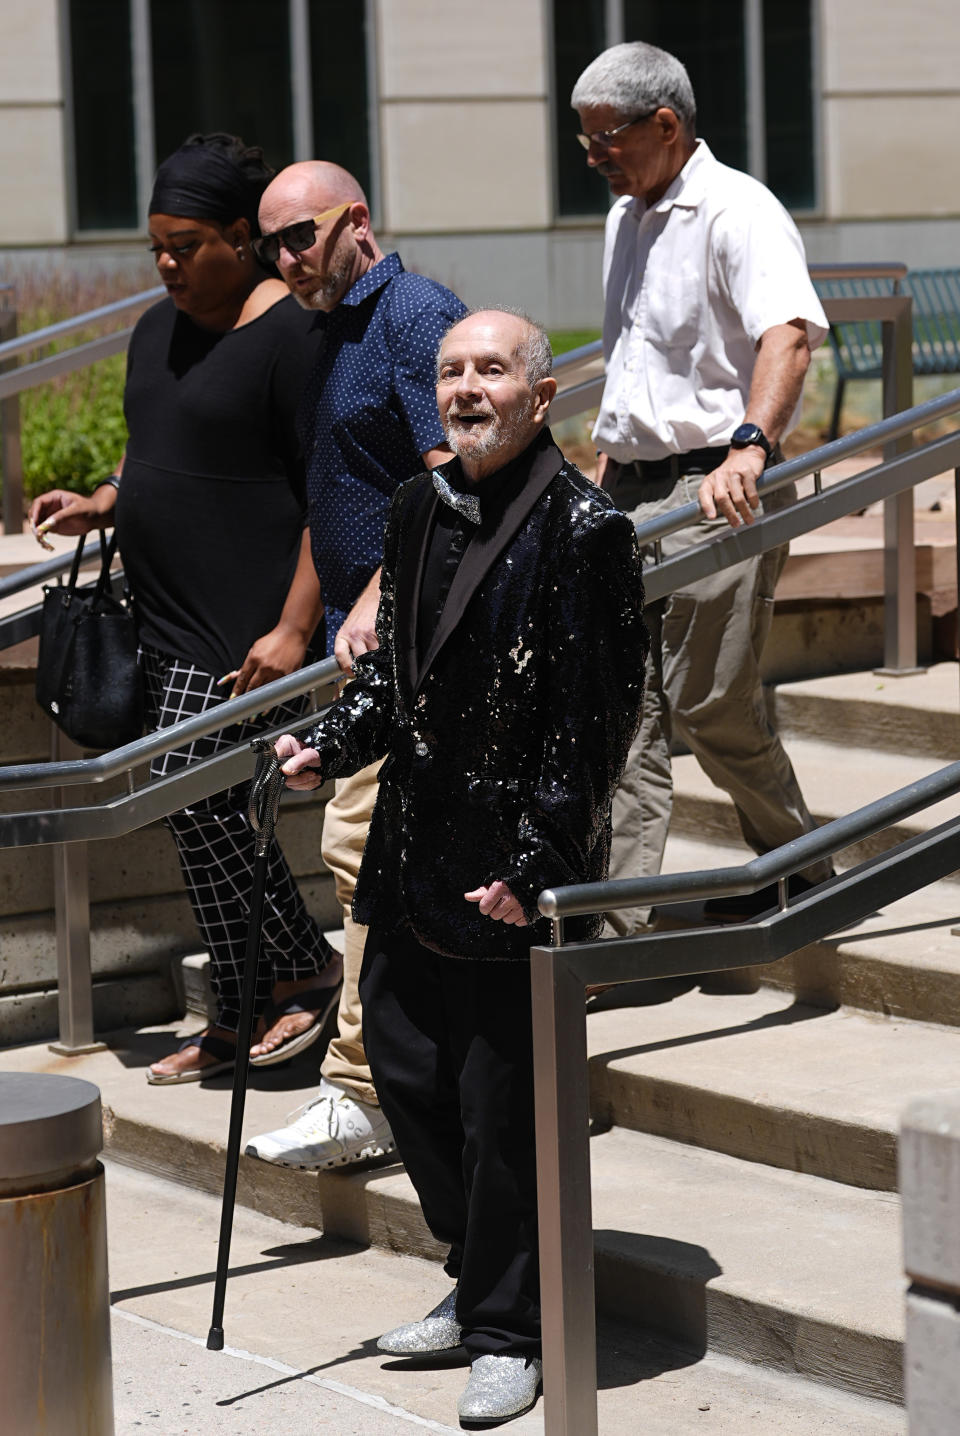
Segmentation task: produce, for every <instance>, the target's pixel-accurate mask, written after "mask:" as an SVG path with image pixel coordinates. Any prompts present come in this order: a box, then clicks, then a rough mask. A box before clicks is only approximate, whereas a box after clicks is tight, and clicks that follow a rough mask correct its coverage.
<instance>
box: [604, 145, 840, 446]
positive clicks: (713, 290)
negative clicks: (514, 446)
mask: <svg viewBox="0 0 960 1436" xmlns="http://www.w3.org/2000/svg"><path fill="white" fill-rule="evenodd" d="M603 285H604V294H605V296H606V304H605V310H604V323H603V350H604V356H605V358H606V364H607V380H606V384H605V386H604V391H603V400H602V403H601V406H600V413H599V416H598V418H597V422H596V425H595V427H594V430H593V437H594V439H595V440H596V442H597V446H598V447H599V448H600V449H602V450H603V451H604V452H605V453H608V454H610V456H611V457H612V458H614V459H618V460H619V461H620V462H621V463H628V462H629V461H630V460H632V459H659V458H663V457H664V456H665V455H667V454H682V453H687V452H688V451H689V450H690V449H701V448H707V447H709V446H711V445H720V444H725V443H728V442H729V439H730V436H731V434H732V433H733V431H734V429H735V428H736V427H737V426H738V425H739V424H742V423H743V415H744V409H745V407H746V402H747V396H748V394H749V390H750V381H751V378H752V376H753V366H754V361H755V359H756V346H757V343H758V341H759V340H760V337H761V335H763V334H764V333H765V332H766V330H768V329H770V328H772V327H773V326H774V325H776V324H788V323H789V322H790V321H791V320H793V319H802V320H804V322H805V323H806V326H807V336H808V339H809V343H810V348H811V349H815V348H816V347H817V345H818V344H821V343H822V342H823V340H824V339H825V337H826V334H827V319H826V316H825V314H824V312H823V306H822V305H821V303H820V301H819V299H818V298H817V295H816V291H815V290H814V288H813V285H812V283H811V281H810V276H809V274H808V272H807V262H806V257H805V255H804V251H803V242H802V240H801V238H800V235H799V233H798V231H797V227H796V225H795V224H794V223H793V220H792V219H791V218H790V216H789V215H788V214H787V212H786V210H785V209H784V208H783V206H782V205H781V204H780V202H779V200H777V199H776V198H775V197H774V196H773V195H772V194H771V193H770V191H769V190H768V189H767V188H766V186H765V185H762V184H760V182H759V181H758V180H755V179H753V178H752V177H751V176H750V175H746V174H743V173H741V171H739V170H734V169H730V168H729V166H727V165H722V164H720V163H719V161H718V160H716V159H715V158H714V156H713V155H712V154H711V152H710V149H709V148H708V146H707V145H706V144H705V142H704V141H703V140H698V141H697V147H696V149H695V150H694V153H693V154H692V155H691V157H690V159H689V160H688V161H687V163H686V164H685V165H684V167H683V169H682V170H681V171H680V173H679V174H678V175H677V177H676V179H675V180H674V181H673V183H672V184H671V186H670V188H669V189H668V190H667V192H666V193H665V194H664V196H663V197H662V199H660V200H658V202H657V203H656V204H654V205H651V206H650V207H649V208H647V206H646V205H645V203H644V201H643V200H641V199H634V198H632V197H631V196H629V195H626V196H624V197H623V198H621V199H619V200H618V201H617V202H616V204H615V205H614V206H613V208H612V209H611V211H610V213H609V215H608V217H607V227H606V240H605V244H604V255H603ZM798 407H799V406H798ZM797 417H798V413H795V414H794V415H793V418H792V419H791V422H790V425H788V428H790V427H792V426H793V424H794V423H795V422H796V420H797Z"/></svg>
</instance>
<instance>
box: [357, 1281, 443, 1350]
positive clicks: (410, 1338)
mask: <svg viewBox="0 0 960 1436" xmlns="http://www.w3.org/2000/svg"><path fill="white" fill-rule="evenodd" d="M456 1306H457V1288H456V1287H454V1288H453V1291H451V1292H449V1293H448V1295H447V1296H445V1297H444V1298H443V1301H442V1302H441V1303H440V1305H439V1306H435V1307H434V1308H433V1311H428V1312H427V1314H426V1316H425V1317H424V1318H423V1320H422V1321H408V1322H407V1324H406V1326H395V1327H394V1329H393V1331H388V1332H387V1334H386V1336H381V1338H380V1340H379V1341H378V1342H377V1350H378V1351H385V1352H386V1353H387V1355H388V1356H439V1355H440V1353H441V1352H442V1351H455V1350H456V1348H457V1347H458V1346H459V1345H460V1336H461V1332H460V1323H459V1322H458V1321H457V1316H456Z"/></svg>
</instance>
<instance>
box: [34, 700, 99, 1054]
mask: <svg viewBox="0 0 960 1436" xmlns="http://www.w3.org/2000/svg"><path fill="white" fill-rule="evenodd" d="M79 752H80V750H79V749H78V748H77V747H75V745H74V744H73V743H71V742H70V740H69V738H66V737H65V736H64V735H63V734H62V733H61V732H60V730H59V728H57V727H56V726H55V725H53V724H51V741H50V756H51V759H52V761H53V762H57V761H58V760H59V759H60V758H67V757H75V756H76V755H77V754H78V753H79ZM69 802H70V790H68V789H67V788H54V790H53V807H55V808H63V807H66V806H67V805H68V804H69ZM53 892H54V906H55V910H56V923H57V1009H58V1013H59V1028H60V1035H59V1038H58V1040H57V1041H56V1042H51V1043H49V1044H48V1045H49V1048H50V1051H51V1052H56V1053H57V1054H58V1055H59V1056H61V1057H81V1056H82V1055H83V1054H84V1053H86V1052H99V1051H101V1050H103V1049H104V1048H105V1045H106V1044H105V1043H103V1042H97V1041H96V1039H95V1038H94V1035H93V977H92V974H91V970H90V890H89V864H88V861H87V845H86V843H56V844H55V845H54V848H53Z"/></svg>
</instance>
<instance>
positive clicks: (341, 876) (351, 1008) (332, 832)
mask: <svg viewBox="0 0 960 1436" xmlns="http://www.w3.org/2000/svg"><path fill="white" fill-rule="evenodd" d="M379 772H380V763H379V762H377V763H371V764H370V766H369V767H368V768H361V769H360V771H359V773H354V774H353V775H352V777H349V778H338V779H337V781H336V793H335V795H334V797H333V798H331V799H330V801H329V803H328V804H327V807H326V812H325V813H324V818H323V836H322V838H321V840H320V851H321V853H322V855H323V861H324V862H325V863H326V865H327V867H328V868H329V869H330V871H331V872H332V873H333V878H334V882H335V884H336V889H337V900H338V901H339V902H340V903H341V904H342V906H343V936H344V951H343V991H342V992H341V994H340V1010H339V1012H338V1013H337V1035H336V1037H335V1038H334V1039H333V1041H332V1042H331V1043H330V1046H329V1047H328V1048H327V1055H326V1056H325V1057H324V1059H323V1066H322V1067H321V1069H320V1071H321V1072H322V1074H323V1076H324V1077H326V1078H327V1080H328V1081H329V1082H336V1084H337V1085H338V1086H339V1087H345V1088H347V1089H348V1090H349V1091H350V1092H351V1093H352V1094H353V1095H354V1096H355V1097H358V1098H359V1099H360V1101H361V1102H369V1103H374V1104H376V1105H379V1103H377V1094H376V1091H375V1089H374V1086H373V1080H372V1078H371V1076H370V1067H369V1064H368V1063H367V1054H366V1052H365V1051H364V1049H363V1027H362V1015H361V1011H360V994H359V993H358V991H357V984H358V982H359V981H360V968H361V965H362V963H363V949H364V944H365V943H366V938H367V929H366V928H365V927H360V925H359V924H358V923H355V922H354V920H353V917H352V915H351V912H350V904H351V902H352V901H353V890H354V888H355V887H356V885H357V873H358V872H359V871H360V860H361V858H362V857H363V846H364V843H365V842H366V840H367V829H368V827H369V826H370V819H371V818H372V816H373V805H374V803H375V802H376V801H377V774H378V773H379Z"/></svg>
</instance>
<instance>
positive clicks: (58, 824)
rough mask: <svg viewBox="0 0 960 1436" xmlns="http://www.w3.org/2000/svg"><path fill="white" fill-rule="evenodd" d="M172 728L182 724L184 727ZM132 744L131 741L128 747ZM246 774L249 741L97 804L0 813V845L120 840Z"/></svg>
mask: <svg viewBox="0 0 960 1436" xmlns="http://www.w3.org/2000/svg"><path fill="white" fill-rule="evenodd" d="M333 661H335V660H333ZM257 691H258V692H259V691H260V690H257ZM316 721H317V715H316V714H315V713H310V714H307V715H306V716H305V717H303V718H301V719H297V721H296V722H293V723H291V722H287V723H284V724H282V725H281V726H279V727H276V728H271V729H268V730H266V731H265V732H264V733H263V734H261V735H260V736H262V737H264V738H267V739H270V740H273V739H275V738H279V736H280V734H281V733H296V732H298V731H299V730H301V729H303V728H306V727H309V726H311V725H312V724H314V723H315V722H316ZM175 726H176V727H179V728H182V726H183V725H182V724H177V725H175ZM163 732H164V734H167V733H173V732H174V728H168V729H164V730H163ZM180 741H182V734H181V736H180ZM133 746H135V745H133V744H130V745H129V747H133ZM169 746H171V745H169V744H168V745H167V747H169ZM118 751H119V750H118ZM138 761H139V760H138ZM49 766H50V767H51V768H52V767H56V766H57V765H56V764H53V763H51V764H50V765H49ZM249 777H250V744H249V742H242V743H236V744H234V745H233V746H232V747H229V748H223V749H221V751H220V752H219V753H214V754H213V755H212V756H211V757H209V758H204V759H201V760H200V761H199V762H196V763H189V764H187V766H186V767H184V768H178V769H177V771H176V772H175V773H170V774H168V775H167V776H166V777H163V778H155V779H154V780H153V781H152V782H149V783H145V784H144V785H143V787H142V788H136V789H134V791H133V792H125V793H121V794H118V795H117V796H116V797H113V798H105V799H104V800H103V801H102V802H100V803H88V804H85V805H82V806H77V807H71V808H37V809H33V810H28V811H21V812H18V813H0V849H2V848H10V847H17V848H28V847H41V846H49V845H50V844H54V843H84V842H91V841H95V840H100V839H103V838H122V837H125V836H126V835H127V834H128V833H133V832H136V830H137V829H138V828H143V827H146V825H147V824H148V823H154V822H156V821H157V820H158V819H160V818H166V817H169V815H170V814H171V813H177V812H179V811H180V809H181V808H185V807H187V806H189V805H190V804H191V803H197V802H199V801H200V800H201V799H203V798H209V797H210V796H211V795H212V794H213V793H219V792H221V791H222V790H223V789H224V788H230V787H233V786H234V785H235V784H239V783H243V782H245V781H247V780H248V779H249Z"/></svg>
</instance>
